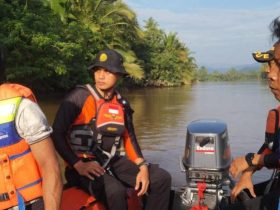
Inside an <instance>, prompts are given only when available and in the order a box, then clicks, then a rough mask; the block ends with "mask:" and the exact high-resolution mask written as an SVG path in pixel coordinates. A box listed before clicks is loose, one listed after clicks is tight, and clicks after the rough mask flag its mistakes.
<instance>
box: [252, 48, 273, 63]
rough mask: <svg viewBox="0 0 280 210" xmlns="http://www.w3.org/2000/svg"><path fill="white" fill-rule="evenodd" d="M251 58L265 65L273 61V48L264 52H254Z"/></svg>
mask: <svg viewBox="0 0 280 210" xmlns="http://www.w3.org/2000/svg"><path fill="white" fill-rule="evenodd" d="M253 58H254V59H255V60H256V61H257V62H260V63H266V62H269V61H271V60H273V59H274V47H272V48H271V49H270V50H268V51H266V52H259V51H258V52H255V53H253Z"/></svg>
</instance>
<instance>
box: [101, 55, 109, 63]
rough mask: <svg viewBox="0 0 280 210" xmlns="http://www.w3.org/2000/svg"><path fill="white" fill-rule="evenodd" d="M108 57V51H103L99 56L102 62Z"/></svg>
mask: <svg viewBox="0 0 280 210" xmlns="http://www.w3.org/2000/svg"><path fill="white" fill-rule="evenodd" d="M107 59H108V56H107V55H106V53H102V54H101V55H100V56H99V60H100V61H101V62H104V61H106V60H107Z"/></svg>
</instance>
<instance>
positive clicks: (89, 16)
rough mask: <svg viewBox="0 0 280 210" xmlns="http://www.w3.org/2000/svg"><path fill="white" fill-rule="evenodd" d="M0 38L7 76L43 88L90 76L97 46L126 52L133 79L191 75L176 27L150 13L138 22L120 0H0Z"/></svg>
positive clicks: (171, 81) (146, 81) (162, 81)
mask: <svg viewBox="0 0 280 210" xmlns="http://www.w3.org/2000/svg"><path fill="white" fill-rule="evenodd" d="M0 27H1V31H0V44H1V46H2V48H4V49H5V54H6V65H5V66H6V79H7V80H8V81H11V82H20V83H23V84H26V85H28V86H31V87H32V88H34V89H37V90H42V91H62V90H66V89H69V88H70V87H72V86H74V85H76V84H79V83H85V82H88V81H90V76H89V75H88V73H87V71H86V67H87V65H88V64H89V63H90V61H91V60H92V58H93V57H94V56H95V55H96V53H97V52H98V51H99V50H100V49H104V48H114V49H116V50H118V51H119V52H120V53H121V54H122V55H123V56H124V57H125V66H126V69H127V71H128V72H129V73H130V77H129V78H127V80H128V81H129V84H132V85H141V86H146V85H152V86H176V85H181V84H190V83H191V82H192V81H193V80H194V76H195V72H196V64H195V60H194V58H193V57H192V56H191V53H190V51H189V49H188V48H187V47H186V46H185V45H184V44H183V43H182V42H181V41H180V40H179V39H178V37H177V35H176V33H168V34H167V33H165V32H164V31H163V30H162V29H160V28H159V26H158V24H157V23H156V21H155V20H153V19H152V18H150V19H148V20H147V21H146V22H145V25H144V27H143V28H140V26H139V24H138V22H137V19H136V15H135V13H134V12H133V11H132V10H131V9H130V8H129V7H128V6H127V5H126V4H124V3H123V2H122V1H121V0H91V1H89V0H0Z"/></svg>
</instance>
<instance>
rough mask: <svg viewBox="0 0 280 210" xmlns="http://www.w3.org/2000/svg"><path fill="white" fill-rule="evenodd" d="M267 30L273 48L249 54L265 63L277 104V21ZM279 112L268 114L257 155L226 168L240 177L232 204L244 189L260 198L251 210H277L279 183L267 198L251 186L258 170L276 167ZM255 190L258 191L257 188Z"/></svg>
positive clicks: (279, 65)
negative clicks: (273, 40) (272, 38)
mask: <svg viewBox="0 0 280 210" xmlns="http://www.w3.org/2000/svg"><path fill="white" fill-rule="evenodd" d="M271 30H272V33H273V36H274V37H276V38H277V39H278V40H277V41H276V42H275V44H274V45H273V48H272V49H270V50H269V51H267V52H263V53H262V52H256V53H253V57H254V59H255V60H256V61H258V62H261V63H268V66H267V68H266V74H267V78H268V84H269V87H270V89H271V92H272V93H273V94H274V96H275V98H276V99H277V100H278V101H280V17H278V18H276V19H275V20H274V21H273V22H272V23H271ZM279 111H280V107H278V108H277V109H273V110H270V111H269V114H268V118H267V124H266V133H265V142H264V144H263V145H262V147H261V148H260V150H259V151H258V153H248V154H247V155H246V156H243V157H237V158H236V159H234V160H233V162H232V164H231V167H230V173H231V174H232V176H233V177H234V178H236V177H239V175H241V176H240V179H239V181H238V182H237V184H236V186H235V187H234V188H233V190H232V192H231V197H232V200H235V199H236V198H237V196H238V195H239V193H240V192H241V191H242V190H243V189H248V190H249V193H250V194H251V196H252V197H254V198H255V197H256V196H260V197H259V199H255V200H254V203H253V206H252V209H279V207H280V206H279V207H278V203H279V196H280V190H279V183H278V185H276V188H278V190H276V191H274V192H271V193H269V191H268V192H267V193H268V194H265V195H264V196H262V195H261V194H260V193H259V191H261V193H263V191H262V190H259V188H258V187H257V186H253V183H252V176H253V173H254V172H256V171H257V170H260V169H261V168H262V167H267V168H269V169H275V168H279V167H280V149H279V148H280V143H279ZM258 186H260V187H262V186H261V185H258ZM263 189H264V187H263ZM267 189H268V188H267ZM241 209H243V208H241Z"/></svg>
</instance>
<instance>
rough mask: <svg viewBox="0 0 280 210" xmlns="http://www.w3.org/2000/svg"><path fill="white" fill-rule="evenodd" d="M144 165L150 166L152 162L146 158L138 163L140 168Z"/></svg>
mask: <svg viewBox="0 0 280 210" xmlns="http://www.w3.org/2000/svg"><path fill="white" fill-rule="evenodd" d="M143 165H145V166H149V165H150V164H149V163H148V162H147V161H146V160H143V161H142V162H140V163H138V164H137V166H138V168H140V167H141V166H143Z"/></svg>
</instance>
